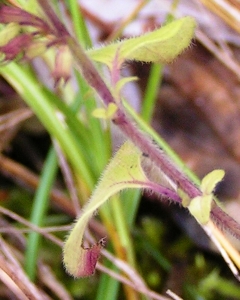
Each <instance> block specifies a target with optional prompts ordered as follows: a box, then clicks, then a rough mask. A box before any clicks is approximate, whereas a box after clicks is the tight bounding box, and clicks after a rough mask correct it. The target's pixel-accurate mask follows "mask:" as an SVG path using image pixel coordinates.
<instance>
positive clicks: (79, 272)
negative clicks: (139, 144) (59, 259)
mask: <svg viewBox="0 0 240 300" xmlns="http://www.w3.org/2000/svg"><path fill="white" fill-rule="evenodd" d="M144 182H148V179H147V178H146V176H145V174H144V172H143V170H142V168H141V152H140V151H139V150H138V148H136V147H135V146H134V145H133V144H132V143H130V142H126V143H125V144H124V145H123V146H122V147H121V148H120V149H119V151H118V152H117V153H116V155H115V156H114V158H113V159H112V160H111V162H110V163H109V165H108V166H107V168H106V169H105V171H104V173H103V176H102V178H101V180H100V182H99V184H98V186H97V187H96V189H95V191H94V193H93V195H92V197H91V198H90V200H89V202H88V203H87V204H86V205H85V207H84V209H83V211H82V214H81V216H80V218H79V220H78V221H77V222H76V224H75V226H74V228H73V230H72V232H71V233H70V235H69V237H68V239H67V241H66V243H65V245H64V249H63V253H64V258H63V261H64V265H65V267H66V270H67V271H68V273H69V274H71V275H73V276H75V277H83V276H89V275H92V274H93V272H94V269H95V265H96V263H97V259H98V257H99V252H100V250H101V247H102V242H99V243H97V244H96V245H93V246H92V247H91V248H84V247H83V246H82V240H83V235H84V231H85V228H86V226H87V223H88V221H89V219H90V218H91V217H92V215H93V214H94V213H95V212H96V211H97V209H98V208H99V206H100V205H102V204H103V203H104V202H105V201H107V199H108V198H109V197H111V196H112V195H113V194H115V193H117V192H119V191H120V190H122V189H125V188H142V187H144Z"/></svg>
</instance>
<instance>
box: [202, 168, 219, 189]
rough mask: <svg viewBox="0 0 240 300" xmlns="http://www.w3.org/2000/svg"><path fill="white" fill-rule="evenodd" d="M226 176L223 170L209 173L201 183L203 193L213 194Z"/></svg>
mask: <svg viewBox="0 0 240 300" xmlns="http://www.w3.org/2000/svg"><path fill="white" fill-rule="evenodd" d="M224 175H225V172H224V171H223V170H220V169H219V170H214V171H212V172H210V173H208V174H207V175H206V176H205V177H204V178H203V180H202V182H201V191H202V192H203V194H204V195H209V194H211V193H212V192H213V191H214V189H215V187H216V185H217V184H218V183H219V182H220V181H222V179H223V177H224Z"/></svg>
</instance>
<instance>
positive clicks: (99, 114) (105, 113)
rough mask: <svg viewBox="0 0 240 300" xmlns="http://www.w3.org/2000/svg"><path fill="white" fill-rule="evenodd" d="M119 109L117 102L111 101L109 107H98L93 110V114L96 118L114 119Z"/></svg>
mask: <svg viewBox="0 0 240 300" xmlns="http://www.w3.org/2000/svg"><path fill="white" fill-rule="evenodd" d="M117 110H118V107H117V105H116V104H115V103H109V105H108V107H107V108H96V109H94V111H93V112H92V115H93V116H94V117H95V118H99V119H104V120H109V119H112V118H113V116H114V114H115V113H116V111H117Z"/></svg>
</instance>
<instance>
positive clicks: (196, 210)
mask: <svg viewBox="0 0 240 300" xmlns="http://www.w3.org/2000/svg"><path fill="white" fill-rule="evenodd" d="M212 197H213V196H212V195H205V196H198V197H195V198H193V199H192V201H191V202H190V204H189V206H188V209H189V211H190V213H191V214H192V215H193V216H194V218H195V219H196V220H197V221H198V222H199V223H200V224H202V225H204V224H207V222H208V221H209V219H210V212H211V205H212Z"/></svg>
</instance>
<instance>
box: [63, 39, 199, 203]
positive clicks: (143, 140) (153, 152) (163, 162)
mask: <svg viewBox="0 0 240 300" xmlns="http://www.w3.org/2000/svg"><path fill="white" fill-rule="evenodd" d="M67 42H68V45H69V47H70V50H71V51H72V54H73V57H74V58H75V62H76V66H77V67H78V68H79V69H80V70H81V71H82V74H83V76H84V77H85V79H86V80H87V82H88V83H89V85H91V86H92V87H93V88H94V89H95V91H96V92H97V93H98V95H99V96H100V97H101V99H102V100H103V102H104V103H105V105H106V106H108V105H109V104H110V103H115V104H117V105H118V110H117V112H116V114H115V117H114V118H113V120H112V121H113V123H114V124H115V125H117V126H118V127H119V128H120V129H121V130H122V132H123V133H124V134H125V135H126V136H127V137H128V138H129V139H130V140H132V141H133V143H134V144H135V145H136V146H138V147H139V148H140V149H141V151H142V152H143V153H145V154H146V155H148V156H149V157H150V158H151V160H152V161H153V162H155V163H156V165H157V166H158V167H159V168H160V169H161V170H162V172H164V173H165V175H166V176H168V177H169V178H170V179H171V180H172V181H173V182H174V183H175V184H176V185H177V187H180V188H181V189H182V190H183V191H184V192H185V193H186V194H187V195H188V196H189V197H190V198H191V199H192V198H194V197H196V196H199V195H201V192H200V191H199V189H198V188H197V187H196V186H195V185H194V184H193V183H192V182H191V181H190V180H189V179H188V178H187V177H186V176H185V175H184V174H183V173H182V172H180V171H179V170H178V169H177V167H176V166H175V165H173V163H172V162H171V161H170V160H169V159H168V157H167V156H166V155H165V153H164V152H163V151H162V150H161V149H159V148H158V147H156V146H155V145H154V142H153V141H152V140H151V139H150V138H149V137H148V136H147V135H146V134H144V133H143V132H141V131H140V130H139V129H138V128H137V127H136V126H135V124H133V122H132V121H131V120H130V119H129V118H128V117H127V116H126V114H125V113H124V111H123V109H122V107H120V104H118V103H117V102H116V101H115V99H114V97H113V95H112V94H111V92H110V90H109V89H108V87H107V85H106V84H105V82H104V81H103V79H102V78H101V76H100V75H99V73H98V71H97V69H96V68H95V66H94V65H93V63H92V62H91V61H90V59H89V58H88V56H87V55H86V53H85V52H84V50H83V49H82V47H81V46H80V45H78V44H77V43H76V41H75V40H74V39H73V38H72V37H68V38H67Z"/></svg>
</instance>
